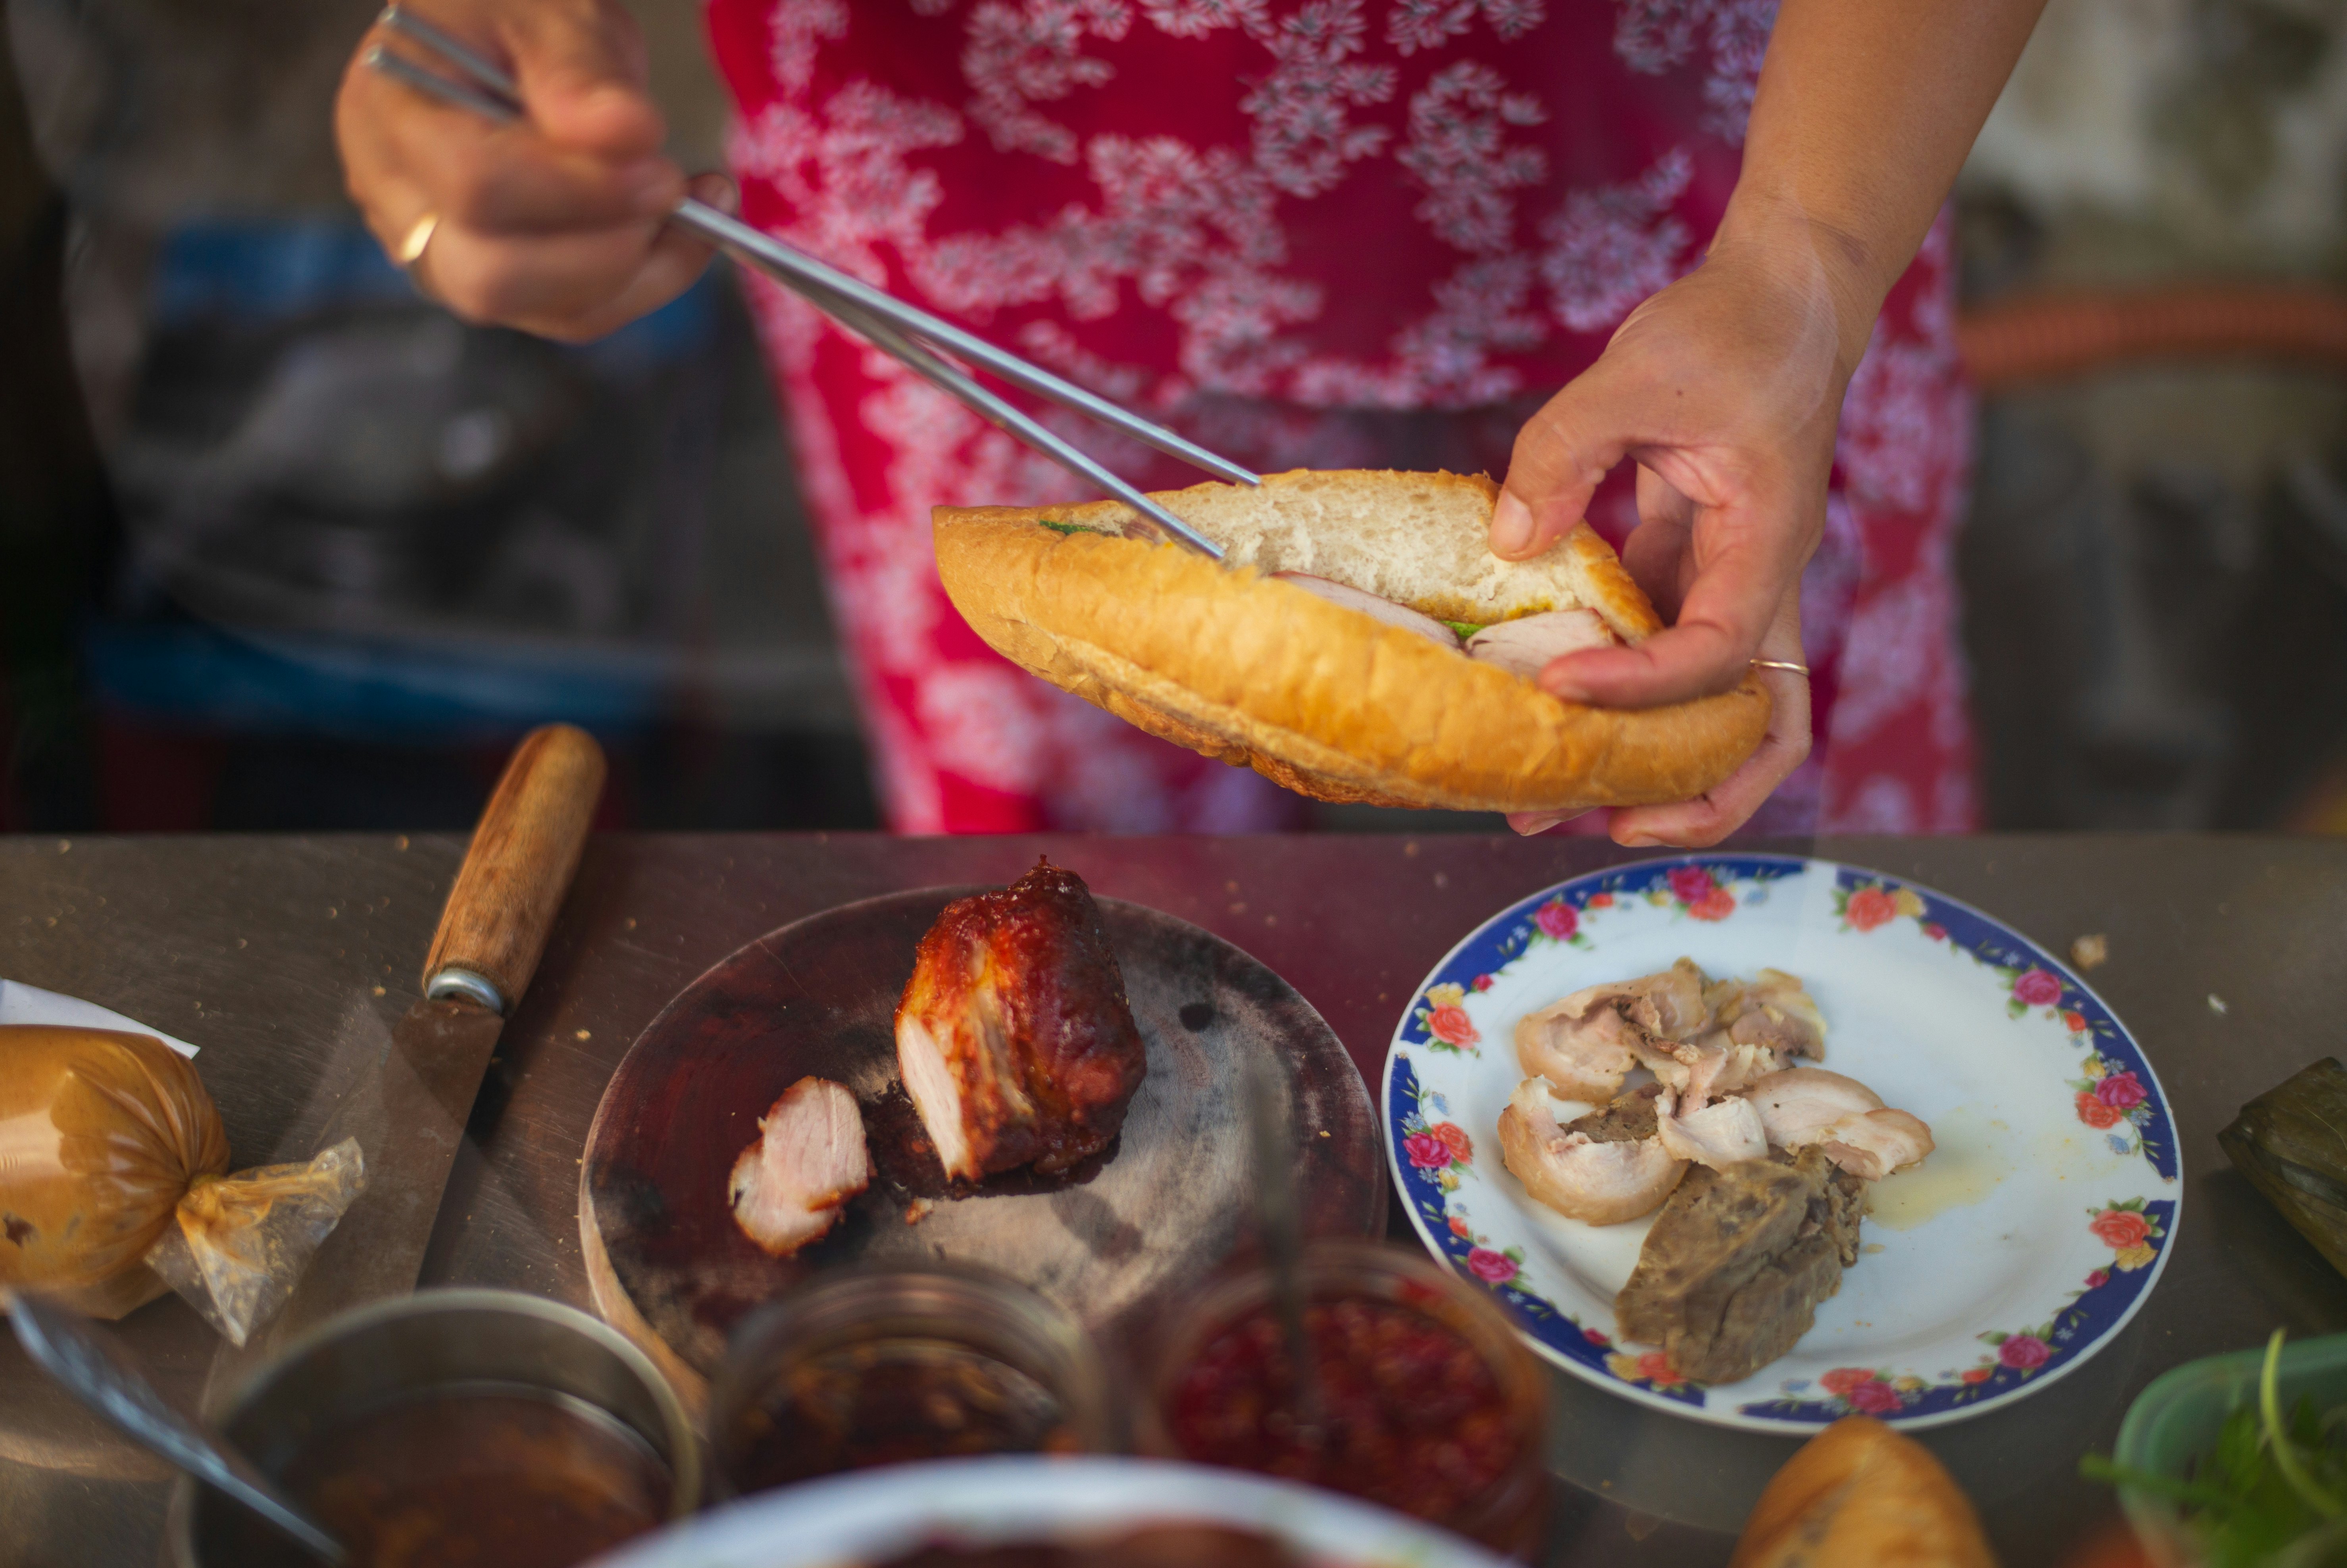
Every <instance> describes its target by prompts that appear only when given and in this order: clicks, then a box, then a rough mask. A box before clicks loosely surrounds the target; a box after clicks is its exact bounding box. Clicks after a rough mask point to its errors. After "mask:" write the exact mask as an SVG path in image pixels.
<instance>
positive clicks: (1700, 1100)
mask: <svg viewBox="0 0 2347 1568" xmlns="http://www.w3.org/2000/svg"><path fill="white" fill-rule="evenodd" d="M1724 1038H1725V1037H1724V1036H1722V1035H1721V1034H1720V1033H1719V1031H1718V1030H1713V1031H1712V1032H1711V1033H1709V1034H1707V1035H1706V1036H1704V1037H1703V1039H1701V1040H1697V1041H1696V1042H1695V1043H1693V1044H1691V1045H1671V1044H1662V1045H1641V1046H1639V1047H1638V1051H1637V1055H1638V1064H1639V1065H1640V1066H1641V1067H1644V1068H1645V1070H1646V1071H1649V1072H1651V1073H1653V1074H1654V1075H1655V1081H1657V1082H1659V1083H1661V1084H1663V1085H1664V1086H1665V1088H1667V1089H1669V1090H1670V1091H1671V1092H1672V1093H1673V1094H1676V1096H1678V1098H1679V1102H1680V1112H1681V1113H1682V1114H1683V1115H1692V1114H1694V1113H1695V1112H1697V1111H1700V1110H1702V1109H1703V1108H1704V1107H1705V1106H1706V1105H1707V1104H1709V1103H1710V1102H1711V1101H1712V1100H1713V1099H1714V1098H1716V1097H1717V1096H1719V1095H1722V1094H1735V1093H1738V1092H1740V1091H1744V1090H1747V1089H1749V1088H1751V1087H1752V1085H1754V1084H1756V1083H1758V1082H1759V1081H1760V1080H1762V1079H1763V1078H1766V1077H1768V1076H1769V1075H1770V1074H1772V1073H1777V1072H1781V1071H1784V1069H1785V1059H1784V1058H1783V1057H1781V1056H1779V1055H1778V1054H1777V1052H1775V1051H1773V1050H1769V1049H1768V1047H1767V1046H1765V1045H1730V1044H1723V1043H1721V1042H1722V1040H1724Z"/></svg>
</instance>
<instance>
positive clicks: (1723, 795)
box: [1491, 209, 1877, 845]
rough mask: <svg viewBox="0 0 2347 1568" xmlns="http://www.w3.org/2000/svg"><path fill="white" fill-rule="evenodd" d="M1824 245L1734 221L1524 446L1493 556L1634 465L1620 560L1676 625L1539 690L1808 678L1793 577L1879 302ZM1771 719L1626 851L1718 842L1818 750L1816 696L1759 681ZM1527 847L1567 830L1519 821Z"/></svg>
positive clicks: (1592, 693) (1606, 691)
mask: <svg viewBox="0 0 2347 1568" xmlns="http://www.w3.org/2000/svg"><path fill="white" fill-rule="evenodd" d="M1844 251H1845V247H1844V246H1843V245H1842V243H1841V242H1840V241H1838V240H1836V239H1835V238H1834V237H1833V236H1830V235H1825V234H1820V233H1819V232H1817V231H1814V230H1813V229H1812V228H1811V227H1810V225H1809V224H1808V223H1806V222H1804V221H1801V220H1798V219H1790V218H1788V219H1785V220H1781V221H1772V220H1770V219H1768V216H1767V215H1766V214H1763V215H1761V216H1759V217H1758V218H1755V217H1753V216H1752V215H1750V214H1749V213H1747V214H1742V215H1739V214H1738V213H1737V211H1736V210H1734V209H1731V210H1730V213H1729V216H1728V219H1727V221H1726V222H1724V223H1723V224H1722V225H1721V228H1720V237H1719V239H1718V240H1717V241H1715V242H1714V244H1713V246H1712V250H1711V252H1710V254H1709V255H1707V256H1706V258H1705V260H1704V262H1703V265H1702V266H1700V267H1698V268H1697V269H1696V271H1695V272H1690V273H1688V274H1687V275H1686V277H1684V278H1681V279H1680V280H1679V281H1678V282H1675V283H1673V284H1671V285H1670V286H1669V287H1668V288H1666V289H1665V290H1663V291H1662V292H1660V293H1657V294H1655V296H1654V297H1653V298H1651V299H1649V300H1647V301H1646V302H1645V303H1644V304H1642V305H1640V306H1639V307H1638V308H1637V309H1636V310H1635V311H1634V312H1632V313H1631V314H1630V318H1629V319H1628V320H1627V321H1625V322H1624V323H1622V327H1621V330H1620V331H1618V332H1616V333H1614V340H1613V342H1611V343H1608V344H1607V345H1606V348H1605V352H1604V354H1603V355H1601V356H1600V357H1599V359H1598V361H1597V363H1596V364H1594V365H1592V366H1590V367H1589V369H1588V370H1587V371H1586V372H1584V373H1583V374H1582V375H1580V376H1579V377H1577V378H1576V379H1575V380H1574V381H1573V382H1572V384H1569V385H1567V386H1566V387H1565V388H1564V390H1563V391H1562V392H1560V393H1558V394H1557V395H1556V396H1555V397H1554V398H1553V399H1551V400H1550V402H1549V403H1548V405H1547V406H1545V407H1544V408H1542V410H1541V411H1540V413H1538V414H1537V415H1533V417H1532V420H1531V421H1530V423H1528V424H1527V425H1525V426H1524V428H1523V430H1522V434H1520V435H1519V436H1517V437H1516V447H1515V455H1514V458H1513V460H1512V463H1511V464H1510V466H1509V469H1508V482H1507V487H1506V488H1505V490H1504V491H1503V492H1502V493H1501V497H1500V503H1499V506H1498V507H1497V509H1496V510H1495V511H1494V512H1493V514H1492V518H1491V548H1492V550H1493V551H1494V552H1495V553H1497V554H1499V555H1501V556H1504V557H1508V558H1510V559H1522V558H1524V557H1527V556H1532V555H1535V554H1537V553H1539V552H1540V551H1541V550H1543V549H1545V548H1548V547H1549V546H1550V545H1551V544H1553V543H1554V542H1555V541H1556V540H1557V539H1558V538H1562V537H1563V534H1564V533H1565V532H1566V531H1567V530H1568V529H1570V528H1572V527H1573V524H1574V523H1576V522H1578V521H1579V520H1580V519H1581V517H1582V514H1583V511H1584V510H1585V509H1586V508H1587V507H1588V505H1589V501H1590V497H1591V496H1592V494H1593V493H1594V491H1595V490H1596V488H1597V485H1598V482H1599V481H1600V480H1602V479H1603V478H1604V477H1605V474H1606V472H1607V470H1609V469H1611V468H1612V467H1613V466H1614V465H1615V464H1617V463H1619V462H1621V461H1622V460H1623V459H1624V458H1625V457H1627V458H1630V459H1632V460H1634V461H1635V462H1636V464H1637V465H1638V518H1639V522H1638V527H1637V528H1636V530H1635V532H1633V533H1632V534H1631V536H1630V538H1629V541H1628V544H1627V545H1626V546H1625V547H1624V550H1623V562H1624V565H1625V566H1627V567H1628V568H1629V569H1630V572H1631V575H1633V576H1634V577H1635V578H1636V579H1638V582H1639V584H1640V586H1642V587H1644V588H1645V590H1646V592H1647V594H1648V596H1649V597H1650V598H1652V599H1653V600H1654V601H1655V608H1656V609H1657V610H1659V611H1660V612H1661V613H1662V615H1663V617H1664V619H1665V620H1667V621H1669V622H1670V623H1671V624H1670V625H1669V626H1668V627H1667V628H1666V629H1665V630H1663V631H1660V632H1658V633H1656V634H1655V636H1653V637H1651V638H1648V639H1647V640H1646V641H1645V642H1643V643H1640V644H1639V645H1638V646H1636V647H1635V648H1614V649H1594V650H1590V651H1583V652H1580V653H1574V654H1569V655H1567V656H1566V657H1564V658H1562V659H1559V660H1557V661H1555V662H1553V663H1552V664H1551V665H1549V666H1548V668H1547V669H1545V670H1543V671H1541V677H1540V680H1541V684H1542V686H1544V687H1546V688H1547V689H1548V690H1549V691H1551V692H1554V693H1556V694H1557V695H1558V696H1560V697H1563V698H1564V699H1566V700H1567V701H1570V702H1588V703H1593V704H1596V705H1599V706H1604V707H1616V708H1645V707H1653V706H1656V705H1658V704H1662V703H1666V702H1682V701H1684V700H1686V699H1687V698H1690V697H1696V696H1701V695H1703V694H1705V693H1707V692H1724V691H1727V690H1728V689H1729V688H1730V687H1733V686H1734V685H1735V684H1736V683H1737V682H1739V681H1741V680H1742V679H1743V678H1744V676H1745V673H1746V671H1747V669H1748V668H1749V661H1752V660H1754V659H1770V660H1778V661H1785V662H1788V663H1800V662H1802V652H1801V630H1800V578H1801V568H1802V567H1803V566H1804V565H1805V564H1806V563H1807V562H1808V560H1809V555H1810V553H1811V552H1812V551H1813V550H1815V549H1816V548H1817V544H1818V540H1819V537H1820V535H1821V534H1822V532H1823V530H1824V527H1825V507H1826V481H1827V477H1828V475H1829V473H1830V471H1831V469H1832V466H1833V450H1834V431H1835V427H1836V425H1837V423H1838V422H1839V420H1840V414H1841V398H1842V392H1843V389H1844V388H1845V387H1846V386H1847V385H1848V384H1849V383H1850V373H1851V371H1852V370H1854V369H1855V368H1856V366H1857V363H1858V356H1859V354H1861V353H1862V352H1864V348H1865V343H1866V334H1867V333H1868V332H1869V331H1870V329H1871V325H1872V322H1873V317H1874V309H1875V305H1876V303H1877V297H1876V296H1874V295H1873V294H1872V292H1871V291H1870V288H1869V287H1868V286H1867V285H1866V284H1865V283H1864V282H1861V281H1860V278H1859V275H1858V273H1857V270H1856V268H1855V267H1854V266H1852V265H1850V258H1849V257H1848V256H1847V255H1846V254H1845V253H1843V252H1844ZM1758 674H1759V675H1760V677H1761V679H1762V681H1763V682H1764V684H1766V685H1767V686H1768V693H1769V696H1770V698H1771V699H1772V700H1773V702H1774V703H1775V711H1774V713H1773V716H1772V717H1771V719H1770V722H1769V726H1768V735H1767V737H1766V738H1765V739H1764V740H1763V741H1762V742H1761V743H1760V748H1759V750H1758V751H1757V752H1755V753H1753V755H1752V757H1751V758H1750V759H1749V760H1748V761H1747V762H1746V763H1745V764H1744V765H1743V766H1742V767H1741V768H1739V769H1738V770H1737V772H1736V773H1735V774H1733V775H1731V776H1730V777H1729V778H1728V779H1727V781H1726V782H1724V783H1722V784H1719V785H1718V786H1717V787H1716V788H1714V789H1713V790H1712V791H1711V792H1710V793H1709V794H1706V795H1704V796H1702V797H1701V798H1699V799H1696V800H1693V801H1687V802H1684V803H1681V804H1674V805H1662V806H1638V807H1634V808H1631V809H1628V810H1624V811H1621V812H1618V813H1616V814H1615V815H1614V822H1613V835H1614V838H1615V840H1616V841H1618V842H1620V843H1622V844H1625V845H1647V844H1657V843H1663V844H1677V845H1707V844H1716V843H1717V842H1718V841H1719V840H1720V839H1721V838H1723V837H1725V836H1727V835H1728V834H1729V833H1732V832H1734V831H1735V830H1736V828H1737V827H1738V826H1739V825H1742V824H1743V823H1744V821H1745V820H1746V819H1747V818H1748V817H1749V816H1751V815H1752V813H1753V812H1754V811H1755V810H1757V809H1758V806H1759V804H1760V803H1761V802H1762V801H1764V800H1766V799H1767V798H1768V794H1769V793H1770V792H1771V791H1773V790H1774V789H1775V788H1776V787H1777V786H1778V784H1781V783H1782V782H1784V779H1785V777H1786V775H1787V774H1790V773H1791V772H1792V771H1793V770H1794V769H1795V768H1796V767H1798V766H1799V765H1800V764H1801V761H1802V759H1804V758H1805V757H1807V756H1808V755H1809V684H1808V682H1807V681H1806V680H1804V679H1803V678H1802V677H1801V676H1799V675H1798V674H1796V673H1793V672H1791V671H1758ZM1509 820H1510V822H1511V824H1512V825H1514V826H1515V827H1516V829H1517V830H1518V831H1519V832H1525V833H1536V832H1539V831H1541V830H1542V828H1545V827H1548V826H1550V825H1553V824H1554V823H1555V822H1557V821H1559V820H1562V819H1561V818H1559V817H1556V816H1554V815H1520V816H1512V817H1511V818H1510V819H1509Z"/></svg>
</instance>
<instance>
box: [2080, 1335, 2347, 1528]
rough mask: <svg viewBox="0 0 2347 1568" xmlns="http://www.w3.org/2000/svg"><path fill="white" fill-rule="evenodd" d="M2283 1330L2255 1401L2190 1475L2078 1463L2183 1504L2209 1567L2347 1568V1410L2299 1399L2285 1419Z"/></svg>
mask: <svg viewBox="0 0 2347 1568" xmlns="http://www.w3.org/2000/svg"><path fill="white" fill-rule="evenodd" d="M2281 1345H2282V1331H2281V1330H2280V1329H2279V1328H2277V1329H2275V1330H2274V1333H2273V1337H2272V1338H2271V1339H2270V1340H2268V1341H2267V1342H2266V1358H2265V1366H2264V1368H2262V1369H2261V1371H2260V1375H2259V1378H2258V1398H2257V1402H2256V1403H2255V1404H2252V1405H2243V1406H2241V1407H2240V1408H2239V1409H2236V1410H2234V1411H2233V1412H2232V1413H2231V1414H2230V1415H2229V1416H2227V1417H2226V1418H2225V1424H2224V1426H2223V1427H2222V1428H2220V1429H2219V1430H2218V1433H2217V1441H2216V1444H2215V1446H2214V1447H2212V1448H2211V1449H2210V1450H2209V1451H2208V1452H2207V1453H2206V1454H2203V1455H2202V1456H2201V1457H2200V1459H2199V1460H2198V1463H2197V1464H2195V1465H2194V1467H2193V1471H2192V1474H2191V1476H2190V1477H2189V1478H2188V1479H2186V1480H2178V1478H2176V1477H2174V1476H2168V1475H2156V1474H2152V1473H2150V1472H2147V1471H2138V1470H2131V1469H2128V1468H2127V1467H2126V1466H2123V1465H2119V1464H2116V1463H2114V1462H2112V1460H2109V1459H2107V1458H2106V1457H2105V1456H2103V1455H2101V1454H2088V1455H2086V1457H2085V1458H2083V1459H2081V1460H2079V1461H2078V1473H2080V1474H2081V1475H2084V1476H2086V1478H2087V1479H2088V1480H2090V1481H2109V1482H2111V1483H2112V1484H2113V1485H2115V1486H2124V1487H2131V1488H2133V1489H2134V1490H2136V1491H2147V1492H2150V1493H2152V1494H2153V1495H2154V1496H2157V1497H2164V1498H2167V1499H2168V1500H2170V1501H2173V1502H2175V1503H2177V1504H2178V1505H2179V1506H2180V1507H2181V1508H2182V1509H2183V1511H2184V1527H2185V1529H2186V1530H2187V1531H2188V1532H2190V1533H2191V1535H2192V1538H2193V1540H2194V1541H2195V1542H2197V1543H2198V1546H2199V1549H2200V1551H2199V1561H2200V1563H2203V1564H2205V1568H2342V1565H2347V1406H2340V1407H2336V1408H2334V1409H2330V1410H2317V1409H2315V1407H2314V1401H2313V1400H2312V1399H2300V1400H2299V1401H2298V1404H2297V1405H2296V1407H2295V1408H2293V1409H2291V1412H2290V1414H2289V1419H2287V1420H2285V1419H2283V1415H2282V1409H2281V1400H2280V1397H2279V1395H2278V1393H2277V1391H2276V1389H2277V1384H2278V1381H2279V1378H2280V1366H2281Z"/></svg>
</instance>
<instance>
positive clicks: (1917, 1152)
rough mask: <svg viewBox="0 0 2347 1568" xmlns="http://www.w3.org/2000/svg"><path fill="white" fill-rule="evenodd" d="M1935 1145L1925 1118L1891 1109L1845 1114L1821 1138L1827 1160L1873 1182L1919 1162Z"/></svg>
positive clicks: (1820, 1145) (1820, 1147) (1820, 1146)
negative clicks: (1855, 1114) (1861, 1113)
mask: <svg viewBox="0 0 2347 1568" xmlns="http://www.w3.org/2000/svg"><path fill="white" fill-rule="evenodd" d="M1933 1147H1934V1145H1933V1143H1932V1129H1931V1128H1929V1127H1927V1126H1925V1125H1924V1124H1923V1119H1922V1117H1920V1116H1914V1115H1911V1114H1909V1113H1908V1112H1904V1111H1898V1110H1891V1109H1889V1108H1885V1109H1883V1110H1881V1111H1869V1112H1866V1114H1864V1115H1863V1116H1845V1117H1843V1118H1842V1119H1841V1120H1840V1121H1839V1122H1835V1123H1834V1124H1833V1125H1832V1126H1831V1127H1829V1128H1827V1129H1826V1135H1825V1136H1824V1137H1822V1138H1820V1139H1819V1140H1818V1148H1819V1150H1820V1151H1822V1152H1823V1153H1824V1154H1825V1157H1826V1158H1827V1159H1829V1160H1831V1161H1832V1162H1833V1163H1835V1164H1837V1165H1840V1167H1841V1168H1842V1169H1843V1170H1845V1171H1848V1172H1849V1173H1850V1174H1851V1175H1853V1176H1863V1177H1865V1178H1866V1179H1867V1180H1868V1181H1870V1182H1873V1181H1880V1180H1881V1178H1883V1177H1884V1176H1887V1175H1889V1174H1891V1172H1893V1171H1903V1170H1905V1169H1906V1168H1907V1167H1908V1166H1910V1165H1912V1164H1916V1163H1919V1162H1921V1161H1922V1158H1923V1156H1924V1155H1926V1154H1928V1153H1931V1152H1932V1148H1933Z"/></svg>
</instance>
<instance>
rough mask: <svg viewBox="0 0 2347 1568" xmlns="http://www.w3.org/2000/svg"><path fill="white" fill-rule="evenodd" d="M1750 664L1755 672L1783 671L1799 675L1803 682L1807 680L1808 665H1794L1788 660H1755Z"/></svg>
mask: <svg viewBox="0 0 2347 1568" xmlns="http://www.w3.org/2000/svg"><path fill="white" fill-rule="evenodd" d="M1751 663H1752V668H1754V669H1755V670H1784V671H1790V672H1791V673H1793V674H1795V675H1799V677H1800V678H1801V679H1802V680H1804V681H1806V680H1808V679H1809V666H1808V665H1806V664H1796V663H1794V662H1793V661H1791V660H1789V659H1755V660H1753V661H1751Z"/></svg>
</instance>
